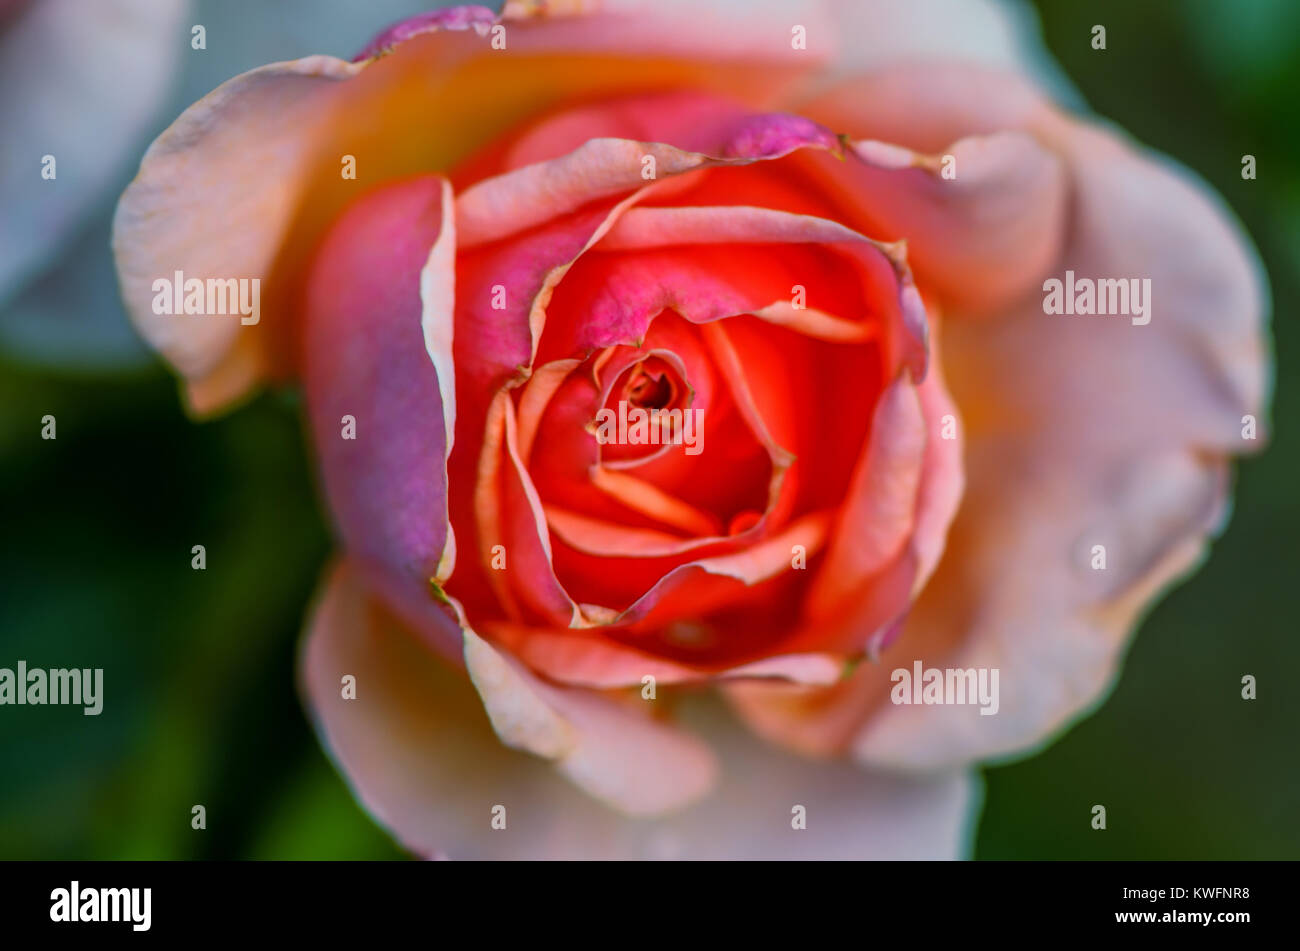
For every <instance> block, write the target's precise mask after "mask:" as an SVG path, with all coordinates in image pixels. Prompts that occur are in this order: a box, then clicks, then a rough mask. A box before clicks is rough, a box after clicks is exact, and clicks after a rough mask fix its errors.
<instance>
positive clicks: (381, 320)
mask: <svg viewBox="0 0 1300 951" xmlns="http://www.w3.org/2000/svg"><path fill="white" fill-rule="evenodd" d="M450 205H451V198H450V192H449V189H447V188H446V187H445V180H442V179H439V178H437V177H436V176H427V177H423V178H418V179H412V180H409V181H407V182H403V183H399V184H396V185H391V186H388V187H386V188H385V189H383V190H382V191H380V192H378V193H376V194H374V195H372V196H370V197H368V198H367V200H366V201H365V202H364V203H361V204H359V205H357V206H354V208H353V209H352V210H351V211H349V212H348V213H346V214H345V215H344V216H343V217H342V218H340V219H339V221H338V222H337V223H336V225H335V226H334V228H333V229H332V230H331V231H330V234H329V236H328V237H327V239H326V241H325V242H324V244H323V245H322V247H321V249H320V252H319V255H318V256H317V258H316V263H315V266H314V270H313V273H312V280H311V283H310V287H309V293H308V297H307V320H306V328H305V334H304V358H303V362H304V367H305V377H306V380H305V382H306V388H307V405H308V410H309V413H310V418H311V423H312V430H313V434H314V436H315V442H316V450H317V453H318V455H319V457H320V462H321V470H322V473H323V477H324V484H325V491H326V495H327V496H328V498H329V502H330V509H331V511H332V512H333V513H334V516H335V518H336V520H337V522H338V526H339V531H340V533H341V535H342V537H343V540H344V543H345V546H346V547H347V550H348V551H349V553H350V554H352V555H353V556H355V557H357V558H360V559H362V560H363V561H365V562H366V563H367V564H369V565H371V566H373V567H374V568H377V569H382V570H383V571H384V572H385V573H386V574H387V575H388V576H389V579H390V582H391V583H392V584H395V585H398V586H400V587H402V588H405V589H406V590H409V591H411V592H414V593H416V594H417V595H424V596H427V595H428V590H429V588H428V586H429V581H430V579H432V578H434V577H436V576H438V575H439V574H440V567H442V564H441V562H442V559H443V556H444V554H445V553H447V552H448V542H449V525H448V520H447V473H446V448H447V435H446V434H447V432H448V428H447V426H446V422H445V415H444V401H443V398H442V396H441V395H440V393H439V377H438V373H437V372H436V371H435V369H434V366H433V365H432V364H431V363H430V360H429V356H428V353H427V352H426V350H425V346H424V337H423V334H422V333H421V325H420V321H421V302H420V294H419V287H420V272H421V269H422V268H424V267H425V265H426V262H427V261H428V260H429V259H430V257H431V253H430V252H431V249H433V255H432V257H433V258H434V264H435V265H437V264H439V263H440V266H441V267H443V268H444V269H446V270H448V271H449V270H450V268H451V262H450V261H449V260H446V261H441V262H439V260H438V259H439V257H440V256H439V254H438V248H439V247H440V245H441V244H442V243H443V242H445V241H446V240H449V239H451V237H452V236H451V234H450V233H449V232H448V230H447V225H448V223H449V222H450V212H451V208H450ZM448 317H449V315H448ZM346 418H351V420H352V431H351V433H350V434H348V432H347V428H348V427H347V419H346ZM444 649H445V650H449V651H450V652H452V653H458V652H459V649H460V645H459V639H458V638H457V639H456V640H455V641H454V642H452V643H445V644H444Z"/></svg>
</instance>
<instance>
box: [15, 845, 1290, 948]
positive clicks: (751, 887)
mask: <svg viewBox="0 0 1300 951" xmlns="http://www.w3.org/2000/svg"><path fill="white" fill-rule="evenodd" d="M0 876H3V886H2V887H0V915H3V918H2V919H0V920H3V928H4V932H5V935H6V938H9V937H17V936H23V935H27V936H31V937H46V936H54V935H57V934H59V933H60V932H62V933H64V936H65V937H68V936H75V937H76V938H77V939H78V940H87V939H89V940H92V941H97V940H99V939H100V938H101V937H108V936H109V935H111V934H116V935H119V936H121V937H124V938H127V939H128V940H148V939H149V936H163V937H165V938H183V937H190V936H201V937H203V938H207V939H220V938H225V937H230V938H236V937H243V936H248V935H257V936H276V935H281V934H283V935H286V936H292V937H294V938H296V939H302V938H309V937H313V936H320V937H322V938H326V939H339V938H344V937H349V936H355V937H367V936H370V937H376V936H383V935H386V934H389V933H402V932H410V931H412V930H414V931H416V932H417V933H419V931H420V930H421V929H425V933H426V934H427V935H428V937H429V938H430V939H431V940H437V938H438V935H439V932H441V931H443V929H447V928H450V929H455V931H454V932H453V933H459V932H460V931H461V930H463V927H475V928H481V927H483V926H485V925H486V927H487V928H488V929H490V930H489V932H487V933H490V934H491V935H492V937H493V939H494V940H498V939H500V938H501V937H503V932H509V931H511V930H517V932H518V933H519V934H529V933H530V932H531V931H542V932H547V933H549V934H550V935H556V934H557V932H556V930H555V929H556V928H557V927H559V928H563V929H564V931H566V932H570V933H571V934H572V933H574V932H577V931H581V932H584V933H588V934H592V935H593V936H594V935H599V934H606V935H615V934H623V935H629V934H636V933H638V932H643V931H645V930H647V929H648V930H650V931H653V930H657V929H668V930H669V931H672V930H675V929H678V928H680V929H685V930H688V931H690V932H691V933H692V934H697V933H698V932H700V931H704V932H708V933H713V932H718V933H723V934H726V935H727V936H728V938H729V940H734V938H735V937H736V936H737V935H738V934H743V933H744V932H746V931H748V930H750V929H757V930H758V931H759V932H761V933H763V935H764V937H768V938H770V937H772V934H771V932H772V931H775V930H777V929H780V930H785V929H787V928H788V929H790V930H792V931H793V932H794V933H796V934H797V933H799V932H805V933H807V932H811V933H820V932H822V931H823V930H826V929H832V930H835V931H839V930H841V929H844V928H847V929H852V930H858V931H860V933H861V934H862V937H863V940H864V941H866V940H871V941H873V942H874V941H877V940H879V939H880V938H882V937H884V936H887V935H899V936H902V937H906V936H907V935H908V934H912V935H913V936H914V937H917V938H925V939H927V940H932V939H935V938H941V937H944V936H946V935H949V934H951V935H954V936H957V935H960V936H962V937H971V936H974V935H978V934H983V935H985V937H986V938H1000V937H1003V936H1020V937H1039V936H1054V935H1063V936H1073V935H1081V934H1082V935H1092V934H1114V935H1120V934H1123V933H1125V932H1130V933H1133V934H1134V935H1141V936H1143V937H1144V938H1150V937H1153V936H1157V935H1167V936H1168V937H1170V938H1174V939H1175V940H1178V941H1184V940H1186V939H1187V938H1189V937H1192V936H1194V935H1206V936H1213V939H1214V940H1216V941H1220V940H1225V939H1226V940H1232V937H1233V936H1234V935H1241V934H1243V933H1244V932H1246V931H1250V930H1252V929H1264V930H1265V931H1268V932H1272V931H1273V930H1274V929H1283V928H1286V927H1287V926H1288V925H1289V924H1290V923H1292V922H1293V920H1294V918H1293V909H1292V908H1291V907H1290V906H1292V905H1293V904H1294V901H1293V899H1292V891H1293V886H1292V882H1293V881H1294V878H1295V866H1294V865H1293V864H1290V863H1269V862H1265V863H1226V862H1204V863H1192V862H1188V863H1174V862H1169V863H1156V862H1150V863H1148V862H1129V863H1066V862H1057V863H1047V862H1001V863H927V862H910V863H852V862H826V863H708V862H701V863H678V864H650V863H647V864H641V863H635V864H634V863H623V864H620V865H618V866H617V867H612V866H605V865H599V864H595V863H549V864H548V866H547V867H545V868H542V867H539V865H538V864H534V863H509V864H507V863H475V862H469V863H452V862H431V863H420V862H405V863H404V862H396V863H347V862H339V863H329V862H272V863H162V862H84V863H75V862H32V863H18V862H8V863H0ZM672 922H676V924H670V923H672ZM462 926H463V927H462ZM399 929H400V931H399ZM428 929H432V930H428ZM607 929H615V930H607ZM1288 930H1289V929H1288ZM563 933H564V932H559V933H558V934H563ZM449 936H450V934H448V933H445V932H444V937H449ZM485 936H486V934H485ZM6 943H7V942H6ZM13 946H14V947H18V946H19V945H13Z"/></svg>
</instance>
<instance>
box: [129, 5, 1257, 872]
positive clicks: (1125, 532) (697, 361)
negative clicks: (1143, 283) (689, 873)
mask: <svg viewBox="0 0 1300 951" xmlns="http://www.w3.org/2000/svg"><path fill="white" fill-rule="evenodd" d="M904 8H906V9H904ZM1000 9H1001V8H995V7H990V6H987V5H984V4H982V3H970V4H963V5H958V4H953V3H940V4H934V3H917V4H906V5H900V4H895V3H884V2H881V3H867V2H861V3H847V2H846V3H842V4H841V3H817V4H814V3H743V4H741V3H730V4H722V3H712V4H705V3H700V2H698V0H683V2H663V0H659V2H653V3H634V2H624V0H618V2H615V0H611V2H608V3H602V4H595V5H592V4H580V3H550V4H528V3H522V4H508V5H507V7H506V9H505V10H504V11H503V12H502V13H501V14H500V15H498V14H496V13H494V12H493V11H490V10H487V9H485V8H481V7H461V8H455V9H448V10H442V11H438V12H434V13H430V14H427V15H424V16H420V17H417V18H415V19H413V20H410V21H407V22H405V23H402V24H399V25H397V26H395V27H392V28H390V29H389V30H387V31H386V32H384V33H382V34H381V35H380V36H379V37H378V38H377V39H375V40H374V41H373V42H372V43H371V44H370V45H369V46H368V47H366V49H365V50H364V51H363V52H362V53H361V55H360V56H358V57H357V59H355V60H354V61H353V62H350V63H348V62H343V61H341V60H338V59H334V58H331V57H327V56H313V57H308V58H306V59H300V60H296V61H293V62H287V63H279V64H273V65H270V66H265V67H262V68H260V69H255V70H253V71H251V72H249V73H245V74H243V75H241V76H238V77H236V78H235V79H233V80H231V81H229V82H228V83H226V84H225V85H223V86H221V87H220V88H219V89H217V90H216V91H214V92H213V93H211V94H210V95H209V96H207V97H206V98H204V99H203V100H201V101H200V102H198V103H196V104H195V105H194V106H192V107H190V108H189V109H188V110H187V111H186V112H185V113H184V114H183V115H181V117H180V118H179V119H177V120H176V122H175V123H174V124H173V125H172V126H171V128H170V129H168V130H167V131H166V132H164V133H163V135H162V136H161V137H159V139H158V140H157V141H156V142H155V143H154V145H153V146H152V148H150V150H149V151H148V153H147V154H146V155H145V157H144V160H143V163H142V165H141V168H140V174H139V176H138V178H137V179H136V180H135V181H134V182H133V183H132V185H131V186H130V188H129V189H128V190H127V191H126V193H125V195H124V196H123V197H122V200H121V203H120V205H119V207H118V211H117V217H116V221H115V228H114V249H115V253H116V255H117V261H118V268H119V274H120V278H121V283H122V287H123V291H124V294H125V299H126V302H127V305H128V308H129V310H130V312H131V315H132V317H133V319H134V321H135V322H136V324H137V325H138V327H139V328H140V330H141V331H142V332H143V334H144V335H145V336H146V337H147V338H148V339H149V340H150V342H151V343H152V344H153V345H154V346H156V347H157V348H158V349H159V350H160V351H161V352H162V354H163V355H164V356H165V357H166V358H167V359H168V360H169V361H170V362H171V363H172V364H173V365H174V366H175V367H176V369H177V370H178V372H179V373H180V374H181V375H182V376H183V378H184V393H185V398H186V401H187V404H188V406H189V407H190V409H191V410H192V411H193V412H194V413H195V414H197V415H207V414H210V413H213V412H216V411H219V410H222V409H225V408H227V407H228V406H230V405H231V404H232V403H234V402H236V401H237V400H239V399H240V398H241V397H243V396H244V395H245V394H247V393H249V392H251V391H253V390H254V389H256V388H257V387H259V386H261V385H264V384H268V383H282V382H288V381H297V382H299V383H300V384H301V386H302V389H303V392H304V394H305V402H306V409H307V416H308V418H309V421H310V427H311V432H312V436H313V439H314V444H315V449H316V453H317V454H318V456H319V460H320V469H321V473H322V483H323V489H324V494H325V496H326V498H327V500H328V505H329V509H330V511H331V512H332V514H333V517H334V521H335V524H336V526H337V531H338V536H339V540H340V549H339V556H338V559H337V561H336V562H335V563H334V564H333V565H332V566H331V567H330V568H329V569H328V570H327V572H326V575H325V578H324V581H323V585H322V589H321V592H320V595H319V599H318V601H317V603H316V605H315V607H314V610H313V612H312V614H311V617H310V620H309V622H308V626H307V631H306V635H305V640H304V646H303V652H302V666H301V676H302V689H303V692H304V695H305V697H306V701H307V703H308V705H309V706H310V708H311V710H312V711H313V714H314V716H315V718H316V722H317V725H318V728H319V732H320V735H321V737H322V740H323V742H324V743H325V745H326V746H327V747H328V749H329V750H330V752H331V754H332V755H333V757H334V758H335V761H336V762H337V764H338V766H339V768H340V770H341V771H342V772H343V774H344V775H345V776H346V777H347V779H348V781H349V783H350V784H351V785H352V788H353V789H354V791H355V793H356V795H357V797H358V798H359V799H360V801H361V802H362V803H363V804H364V805H365V806H366V807H367V808H368V809H369V811H370V812H371V813H372V814H373V815H374V816H375V818H376V819H377V820H378V821H379V822H381V823H382V824H383V825H384V826H385V827H386V828H388V829H389V830H391V832H392V833H393V835H394V836H396V837H397V839H398V840H399V841H400V842H401V843H403V844H404V845H405V846H406V847H407V848H409V849H410V850H411V851H413V852H415V853H417V854H420V855H426V856H444V855H445V856H450V857H475V856H487V857H493V856H499V857H583V856H586V857H616V856H650V857H787V856H788V857H951V856H955V855H961V854H964V853H965V852H966V851H967V850H968V849H969V838H970V834H971V833H970V830H971V827H972V824H973V814H974V811H975V804H976V802H977V800H978V786H977V783H976V781H975V780H974V779H973V778H972V777H973V766H974V764H977V763H978V762H979V761H981V760H984V759H988V758H992V757H1005V756H1007V755H1009V754H1014V753H1018V752H1024V751H1026V750H1029V749H1032V748H1034V747H1036V746H1037V745H1039V744H1041V743H1043V742H1044V740H1045V738H1047V737H1049V736H1051V735H1052V734H1054V733H1056V732H1057V731H1059V730H1061V729H1062V727H1064V726H1065V725H1066V724H1068V723H1069V722H1071V720H1072V719H1073V718H1075V717H1077V716H1078V715H1079V714H1080V713H1081V712H1082V711H1084V710H1085V709H1087V708H1088V707H1089V706H1091V705H1092V704H1094V703H1096V702H1097V700H1098V698H1099V697H1100V696H1101V695H1102V694H1103V693H1104V692H1105V691H1106V689H1107V687H1108V685H1109V684H1110V683H1111V682H1112V681H1113V679H1114V677H1115V674H1116V669H1117V664H1118V660H1119V657H1120V656H1121V654H1122V652H1123V650H1124V647H1125V643H1126V639H1127V637H1128V635H1129V633H1130V631H1131V630H1132V629H1133V627H1134V625H1135V622H1136V619H1137V617H1138V616H1139V615H1140V614H1141V612H1142V611H1143V610H1144V609H1145V607H1146V606H1147V605H1148V604H1149V603H1150V602H1151V600H1152V598H1153V597H1154V596H1155V595H1156V594H1157V593H1158V592H1159V591H1160V590H1162V589H1163V588H1165V587H1166V586H1167V585H1168V584H1169V583H1170V581H1171V580H1173V579H1174V578H1176V577H1178V576H1180V575H1182V574H1184V573H1186V572H1187V571H1188V569H1189V568H1190V567H1191V566H1192V565H1193V563H1194V562H1196V561H1197V560H1198V559H1199V558H1200V557H1201V555H1202V553H1203V551H1204V546H1205V541H1206V538H1207V536H1208V535H1209V534H1210V533H1212V532H1214V531H1216V530H1217V529H1218V528H1219V527H1221V525H1222V522H1223V517H1224V511H1225V504H1226V500H1227V495H1228V489H1229V485H1228V480H1229V460H1230V456H1231V455H1232V454H1234V453H1237V452H1242V451H1246V450H1248V449H1250V448H1252V447H1254V446H1257V445H1259V444H1260V441H1259V440H1258V439H1251V438H1244V436H1247V435H1255V434H1254V433H1253V432H1251V431H1249V430H1248V428H1247V425H1246V423H1245V422H1244V421H1243V416H1247V415H1250V416H1254V415H1256V414H1259V413H1260V412H1261V408H1262V405H1263V400H1264V390H1265V373H1266V359H1265V357H1264V350H1263V346H1264V344H1263V331H1262V321H1263V311H1264V304H1263V298H1264V292H1263V288H1262V280H1261V278H1260V276H1259V274H1258V272H1257V268H1256V265H1255V263H1254V258H1253V255H1252V253H1251V251H1250V250H1249V249H1248V248H1247V246H1246V244H1245V242H1244V240H1243V238H1242V236H1241V235H1240V233H1239V232H1238V230H1237V229H1236V227H1235V226H1234V225H1233V224H1232V223H1231V220H1230V218H1229V216H1228V215H1227V214H1225V212H1224V210H1223V209H1222V207H1221V206H1220V204H1219V203H1218V202H1217V201H1216V200H1215V199H1214V198H1213V197H1212V196H1210V195H1208V194H1207V193H1206V191H1205V189H1204V188H1203V187H1202V186H1201V185H1199V184H1198V183H1196V182H1195V181H1193V180H1191V179H1190V177H1189V176H1188V175H1187V174H1186V173H1184V172H1181V171H1179V170H1177V169H1175V168H1172V167H1170V166H1169V165H1168V164H1166V163H1164V162H1162V161H1160V160H1158V159H1156V158H1154V157H1152V156H1150V155H1148V154H1145V153H1144V152H1142V151H1141V150H1139V149H1138V148H1136V147H1134V146H1133V145H1132V144H1131V143H1128V142H1126V141H1124V140H1123V139H1122V138H1121V137H1120V136H1119V135H1118V134H1116V133H1115V132H1114V131H1113V130H1110V129H1107V128H1104V127H1101V126H1099V125H1096V124H1094V123H1092V122H1090V121H1088V120H1086V119H1081V118H1077V117H1074V116H1071V115H1069V114H1067V113H1065V112H1063V111H1062V110H1061V109H1060V108H1058V107H1056V106H1054V105H1053V103H1052V102H1051V101H1050V100H1049V99H1048V98H1046V97H1045V96H1044V94H1043V93H1042V92H1040V91H1039V90H1038V89H1037V88H1035V86H1034V85H1032V84H1031V82H1030V81H1029V80H1028V79H1027V78H1026V72H1025V70H1024V69H1023V67H1021V66H1019V65H1018V60H1017V59H1016V56H1017V52H1016V50H1017V44H1016V42H1015V40H1014V35H1015V32H1014V27H1013V24H1010V23H1008V22H1007V21H1005V20H1004V19H1002V17H1001V15H1000V14H999V12H998V11H999V10H1000ZM1066 270H1070V271H1073V272H1074V275H1075V281H1076V283H1077V282H1078V281H1079V280H1081V279H1088V280H1096V281H1101V280H1107V279H1124V280H1128V279H1135V278H1141V279H1149V280H1150V282H1151V284H1150V287H1151V294H1150V298H1149V299H1148V301H1147V303H1149V304H1150V316H1151V319H1150V322H1149V323H1147V324H1139V323H1136V322H1134V321H1133V320H1130V319H1129V317H1125V316H1120V317H1113V316H1112V317H1101V316H1091V317H1089V316H1065V315H1055V314H1048V313H1045V311H1044V290H1045V288H1044V283H1045V282H1046V281H1048V280H1051V279H1053V278H1056V279H1064V277H1065V272H1066ZM176 272H182V274H183V275H184V276H185V277H186V279H191V278H198V279H200V280H207V279H222V280H225V279H232V280H252V279H257V280H258V281H260V288H261V290H260V301H261V304H260V319H259V320H258V322H257V323H256V324H252V325H250V323H249V322H248V321H244V320H240V319H238V318H237V317H236V316H194V315H188V316H186V315H171V314H157V313H155V312H154V310H153V307H152V303H153V299H154V296H155V289H154V287H153V282H154V281H156V280H158V279H159V278H166V279H168V280H171V279H172V278H173V275H175V274H176ZM1139 283H1140V282H1139ZM620 407H621V408H620ZM638 409H639V410H645V411H649V410H652V409H664V410H681V411H683V412H691V413H694V414H696V416H695V417H694V418H698V421H699V432H698V434H697V435H698V436H700V437H701V438H700V439H699V441H698V443H697V444H696V445H694V447H691V446H688V445H685V444H681V443H678V444H674V443H672V442H671V441H658V442H649V443H646V442H641V443H637V442H634V441H632V440H629V439H624V440H621V441H619V440H612V439H609V438H599V437H600V435H601V433H600V429H599V426H598V424H597V420H598V418H600V417H601V414H602V411H604V410H608V411H610V412H611V413H613V414H615V415H617V414H618V413H620V412H622V413H627V412H629V411H630V410H638ZM605 418H608V417H607V416H606V417H605ZM656 431H657V430H656ZM605 435H606V436H608V435H609V433H608V432H606V433H605ZM688 450H689V451H688ZM1098 546H1100V547H1098ZM918 662H919V663H920V664H921V665H922V668H923V669H930V668H938V669H941V670H942V669H946V668H960V669H971V670H976V671H979V670H984V671H985V672H986V673H991V672H994V671H996V673H997V678H998V679H997V684H998V685H999V687H998V696H997V697H996V703H994V704H983V705H981V704H979V703H975V702H972V701H973V700H974V699H975V698H974V697H968V698H967V702H965V703H954V702H951V700H952V698H951V697H949V698H948V699H949V701H950V702H947V703H903V702H898V700H899V699H900V696H899V695H900V694H904V696H903V697H902V699H911V697H909V696H906V694H907V693H908V692H907V691H898V690H896V689H895V686H896V678H895V676H894V675H893V671H895V670H896V669H904V670H906V671H908V673H909V674H911V673H912V672H913V670H914V665H915V664H916V663H918ZM1081 821H1082V820H1081Z"/></svg>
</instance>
